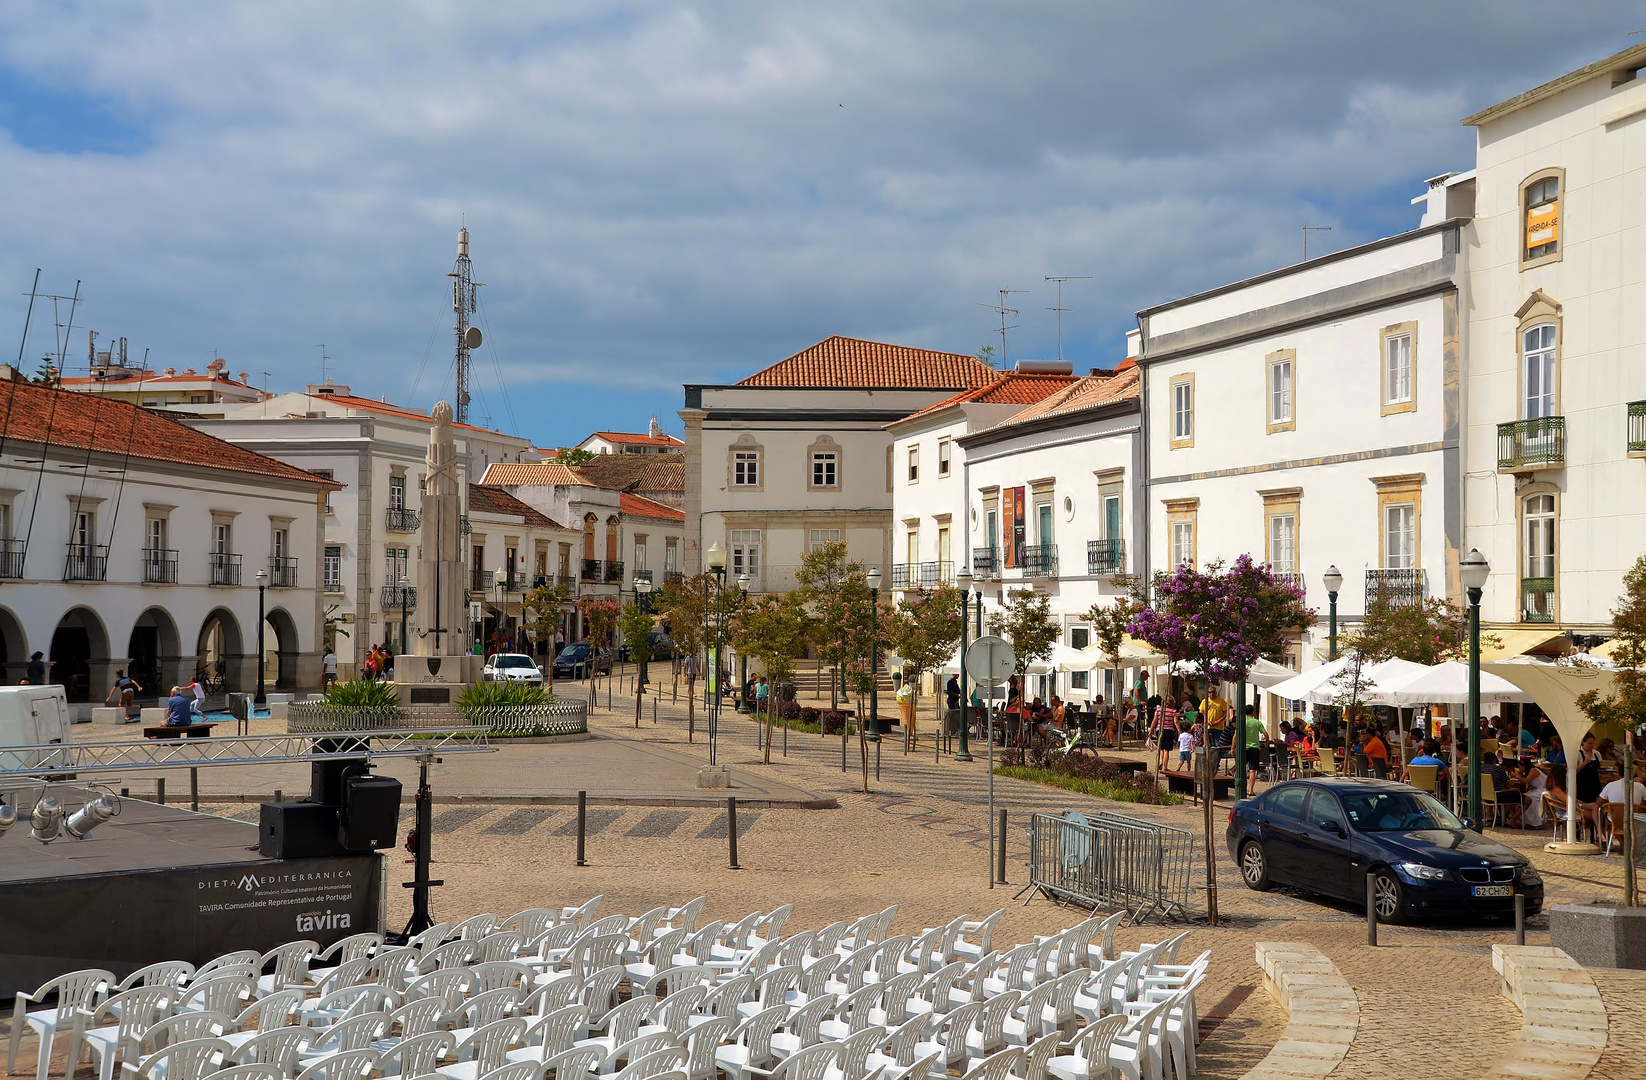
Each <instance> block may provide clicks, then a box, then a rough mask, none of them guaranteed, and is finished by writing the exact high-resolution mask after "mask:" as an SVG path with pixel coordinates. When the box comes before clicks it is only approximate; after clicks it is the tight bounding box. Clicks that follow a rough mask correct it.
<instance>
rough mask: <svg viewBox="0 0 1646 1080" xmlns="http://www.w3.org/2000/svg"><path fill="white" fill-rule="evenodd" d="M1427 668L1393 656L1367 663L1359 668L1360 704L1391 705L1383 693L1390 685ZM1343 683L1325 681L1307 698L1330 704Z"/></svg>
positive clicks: (1318, 702) (1396, 683) (1322, 703)
mask: <svg viewBox="0 0 1646 1080" xmlns="http://www.w3.org/2000/svg"><path fill="white" fill-rule="evenodd" d="M1428 670H1429V669H1428V668H1426V667H1424V666H1423V665H1422V664H1414V663H1412V662H1411V661H1410V660H1402V659H1400V658H1399V657H1394V658H1392V659H1389V660H1384V661H1381V662H1379V663H1376V664H1369V665H1366V666H1363V667H1362V668H1361V669H1360V683H1361V692H1362V694H1363V696H1362V697H1361V699H1360V700H1361V704H1363V705H1393V704H1395V703H1394V702H1393V701H1389V700H1388V699H1386V698H1385V697H1384V696H1383V695H1384V694H1386V693H1387V692H1388V691H1389V689H1390V688H1391V687H1394V686H1398V685H1400V684H1401V683H1403V682H1405V681H1406V680H1408V679H1413V678H1416V677H1417V676H1419V675H1421V674H1423V673H1424V672H1426V671H1428ZM1342 686H1343V684H1341V683H1339V684H1334V683H1330V682H1328V683H1325V684H1323V685H1321V686H1318V687H1316V688H1315V689H1314V691H1313V693H1311V694H1310V695H1309V700H1310V701H1312V702H1314V703H1315V704H1317V705H1330V704H1332V702H1334V701H1336V700H1337V696H1338V694H1339V693H1341V692H1342Z"/></svg>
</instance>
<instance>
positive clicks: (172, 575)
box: [143, 548, 177, 585]
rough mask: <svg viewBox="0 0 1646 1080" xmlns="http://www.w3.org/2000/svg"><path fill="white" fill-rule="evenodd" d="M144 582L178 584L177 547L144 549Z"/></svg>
mask: <svg viewBox="0 0 1646 1080" xmlns="http://www.w3.org/2000/svg"><path fill="white" fill-rule="evenodd" d="M143 584H145V585H175V584H177V549H176V548H144V549H143Z"/></svg>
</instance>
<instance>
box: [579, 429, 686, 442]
mask: <svg viewBox="0 0 1646 1080" xmlns="http://www.w3.org/2000/svg"><path fill="white" fill-rule="evenodd" d="M589 438H591V439H605V440H606V441H607V442H609V443H619V444H628V445H633V446H685V445H686V444H685V443H683V442H681V441H680V440H679V439H677V438H675V437H674V436H673V435H659V436H657V438H655V439H654V438H652V437H651V436H650V435H648V434H646V433H645V432H633V431H597V432H595V433H594V434H593V435H591V436H589ZM584 441H585V442H587V441H588V440H587V439H585V440H584Z"/></svg>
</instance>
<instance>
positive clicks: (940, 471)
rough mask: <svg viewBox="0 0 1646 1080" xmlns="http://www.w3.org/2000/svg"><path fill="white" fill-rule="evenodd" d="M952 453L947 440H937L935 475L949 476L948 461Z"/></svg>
mask: <svg viewBox="0 0 1646 1080" xmlns="http://www.w3.org/2000/svg"><path fill="white" fill-rule="evenodd" d="M953 452H954V448H953V444H952V443H950V442H949V440H948V439H939V440H937V475H939V476H948V475H949V460H950V458H951V456H952V454H953Z"/></svg>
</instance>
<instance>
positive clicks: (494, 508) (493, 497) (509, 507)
mask: <svg viewBox="0 0 1646 1080" xmlns="http://www.w3.org/2000/svg"><path fill="white" fill-rule="evenodd" d="M469 512H470V513H476V512H478V513H482V514H503V515H506V516H508V517H518V518H521V519H522V520H524V521H525V523H526V524H527V525H531V526H534V527H536V528H539V529H557V530H559V531H561V532H576V531H577V530H576V529H571V528H567V527H566V526H564V525H561V524H559V523H558V522H556V521H555V520H554V519H552V518H550V517H547V516H545V515H544V514H542V513H540V512H539V511H537V510H535V509H533V508H532V507H530V506H528V505H526V504H525V503H523V502H521V501H520V500H519V499H517V498H515V497H514V496H513V495H510V494H509V493H508V492H506V491H504V490H503V489H502V488H499V487H486V486H484V485H481V484H470V485H469Z"/></svg>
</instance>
